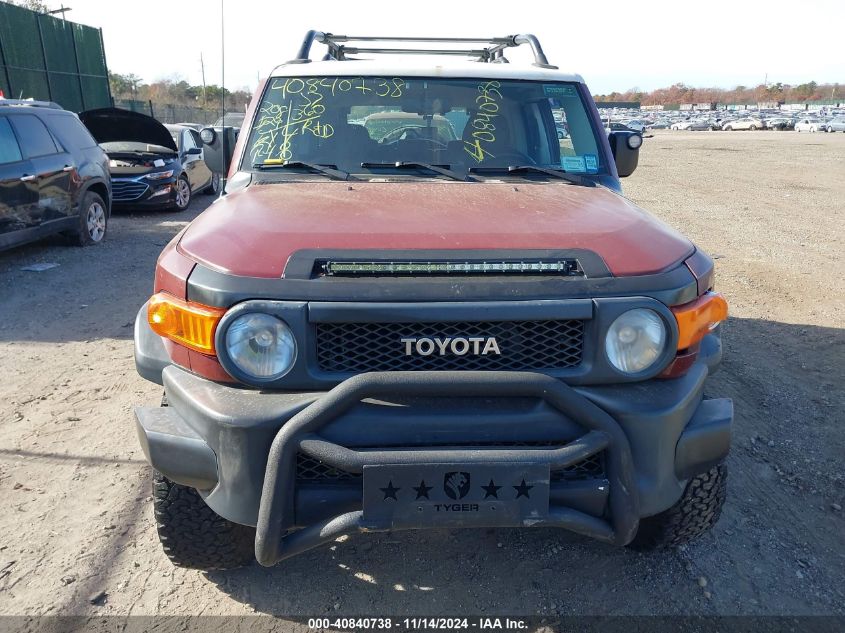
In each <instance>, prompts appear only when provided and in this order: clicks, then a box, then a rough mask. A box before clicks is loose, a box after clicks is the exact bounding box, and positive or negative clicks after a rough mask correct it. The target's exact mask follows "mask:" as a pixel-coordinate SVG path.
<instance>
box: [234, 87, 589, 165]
mask: <svg viewBox="0 0 845 633" xmlns="http://www.w3.org/2000/svg"><path fill="white" fill-rule="evenodd" d="M243 160H244V164H243V168H245V169H249V168H250V167H255V168H265V167H269V166H272V165H282V164H284V163H311V164H318V165H331V166H334V167H336V168H337V169H340V170H343V171H345V172H349V173H354V174H359V175H361V174H364V175H371V176H372V175H378V174H382V173H384V172H385V170H387V171H388V172H389V171H390V169H391V168H394V169H396V163H424V164H429V165H438V166H441V167H448V168H450V169H451V170H453V171H457V172H460V173H468V172H472V173H480V172H486V171H488V170H489V171H490V172H496V171H497V170H499V171H505V172H506V171H507V168H508V167H512V166H524V165H537V166H541V167H545V168H552V169H563V170H565V171H567V172H570V173H581V174H597V173H603V172H605V171H606V166H605V165H604V163H603V159H602V155H601V151H600V146H599V143H598V140H597V138H596V135H595V132H594V130H593V127H592V126H591V124H590V117H589V116H588V113H587V109H586V107H585V106H584V103H583V101H582V99H581V95H580V92H579V91H578V89H577V84H574V83H568V82H551V83H550V82H539V81H516V80H488V79H442V78H439V79H428V78H419V77H408V78H401V77H391V78H382V77H313V78H308V77H301V78H300V77H290V78H283V77H276V78H273V79H271V80H270V82H269V84H268V87H267V89H266V90H265V93H264V95H263V98H262V101H261V104H260V106H259V109H258V112H257V114H256V117H255V124H254V126H253V128H252V130H251V132H250V138H249V142H248V144H247V152H246V154H245V156H244V159H243ZM426 175H428V176H433V175H435V174H426Z"/></svg>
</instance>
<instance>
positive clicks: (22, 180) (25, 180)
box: [21, 174, 38, 182]
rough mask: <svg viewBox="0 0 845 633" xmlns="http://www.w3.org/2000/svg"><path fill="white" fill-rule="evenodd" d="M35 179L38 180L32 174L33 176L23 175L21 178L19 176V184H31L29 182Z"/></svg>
mask: <svg viewBox="0 0 845 633" xmlns="http://www.w3.org/2000/svg"><path fill="white" fill-rule="evenodd" d="M36 178H38V176H36V175H34V174H33V175H30V174H24V175H23V176H21V182H31V181H33V180H35V179H36Z"/></svg>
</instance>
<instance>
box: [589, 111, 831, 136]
mask: <svg viewBox="0 0 845 633" xmlns="http://www.w3.org/2000/svg"><path fill="white" fill-rule="evenodd" d="M603 118H604V119H605V128H606V129H608V130H610V129H615V127H614V126H620V128H621V127H624V128H626V129H633V130H636V131H639V132H641V133H642V132H644V131H646V130H665V129H670V130H687V131H699V130H726V131H737V130H749V131H754V130H796V131H798V132H845V111H839V110H833V111H831V112H827V113H824V114H821V113H819V114H807V113H802V114H801V115H800V116H799V115H795V114H791V113H784V112H780V111H777V110H772V111H765V110H764V111H754V112H753V114H752V113H749V112H747V111H746V112H743V113H738V112H732V111H731V112H729V111H723V110H719V111H704V112H689V111H684V112H681V111H672V112H667V111H663V112H644V111H639V110H625V111H618V110H617V111H613V112H612V113H607V114H605V115H604V117H603Z"/></svg>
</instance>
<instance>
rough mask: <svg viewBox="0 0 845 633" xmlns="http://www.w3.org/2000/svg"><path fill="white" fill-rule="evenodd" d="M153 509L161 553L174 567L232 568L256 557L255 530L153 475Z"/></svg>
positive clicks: (191, 491)
mask: <svg viewBox="0 0 845 633" xmlns="http://www.w3.org/2000/svg"><path fill="white" fill-rule="evenodd" d="M153 508H154V510H155V520H156V528H157V529H158V538H159V540H160V541H161V545H162V547H163V548H164V553H165V554H166V555H167V558H169V559H170V562H171V563H173V564H174V565H176V566H177V567H187V568H189V569H204V570H212V569H234V568H236V567H244V566H246V565H249V564H250V563H252V561H253V560H254V558H255V553H254V552H255V530H254V529H253V528H251V527H247V526H245V525H239V524H237V523H232V522H231V521H228V520H226V519H224V518H223V517H221V516H219V515H218V514H216V513H215V512H214V511H213V510H212V509H211V508H209V507H208V506H207V505H206V504H205V501H203V499H202V497H200V495H199V493H198V492H197V491H196V490H194V489H193V488H189V487H188V486H182V485H180V484H177V483H174V482H172V481H170V480H169V479H168V478H167V477H165V476H164V475H162V474H161V473H159V472H154V474H153Z"/></svg>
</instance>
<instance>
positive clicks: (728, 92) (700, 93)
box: [594, 81, 845, 105]
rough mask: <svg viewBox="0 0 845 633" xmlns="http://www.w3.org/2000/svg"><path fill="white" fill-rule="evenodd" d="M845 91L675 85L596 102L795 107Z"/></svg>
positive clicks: (812, 86) (810, 86)
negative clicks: (789, 105) (750, 104)
mask: <svg viewBox="0 0 845 633" xmlns="http://www.w3.org/2000/svg"><path fill="white" fill-rule="evenodd" d="M844 97H845V89H843V87H842V86H840V84H838V83H833V84H830V83H826V84H819V83H816V82H815V81H809V82H807V83H803V84H798V85H796V86H792V85H789V84H784V83H780V82H778V83H772V84H768V85H767V84H760V85H759V86H755V87H748V86H736V87H735V88H732V89H725V88H695V87H692V86H687V85H686V84H684V83H676V84H674V85H672V86H669V87H668V88H658V89H657V90H652V91H651V92H645V91H642V90H640V89H639V88H631V89H630V90H626V91H625V92H611V93H610V94H605V95H594V98H595V100H596V101H639V102H640V103H642V105H667V104H670V103H761V102H765V101H776V102H778V103H793V102H802V101H818V100H822V99H833V100H835V99H842V98H844Z"/></svg>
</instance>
